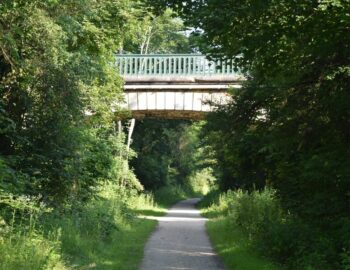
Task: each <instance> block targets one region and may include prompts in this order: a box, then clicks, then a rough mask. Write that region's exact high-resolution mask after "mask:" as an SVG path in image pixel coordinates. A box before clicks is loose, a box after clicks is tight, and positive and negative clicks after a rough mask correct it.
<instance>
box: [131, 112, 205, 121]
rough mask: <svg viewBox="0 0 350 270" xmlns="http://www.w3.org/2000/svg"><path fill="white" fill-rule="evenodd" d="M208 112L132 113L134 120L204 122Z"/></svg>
mask: <svg viewBox="0 0 350 270" xmlns="http://www.w3.org/2000/svg"><path fill="white" fill-rule="evenodd" d="M207 113H208V112H202V111H176V110H143V111H141V110H140V111H132V112H131V114H132V118H135V119H144V118H157V119H184V120H204V119H205V117H206V115H207Z"/></svg>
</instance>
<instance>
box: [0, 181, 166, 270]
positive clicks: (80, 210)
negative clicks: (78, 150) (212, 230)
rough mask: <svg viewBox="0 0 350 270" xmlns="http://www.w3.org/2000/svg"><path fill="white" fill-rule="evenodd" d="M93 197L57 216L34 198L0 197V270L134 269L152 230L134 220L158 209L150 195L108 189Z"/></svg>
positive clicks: (148, 224)
mask: <svg viewBox="0 0 350 270" xmlns="http://www.w3.org/2000/svg"><path fill="white" fill-rule="evenodd" d="M97 193H98V196H97V197H96V198H95V199H92V200H91V201H89V202H85V203H81V202H74V201H72V203H71V204H70V205H66V206H65V207H62V208H60V210H58V209H56V210H52V209H49V208H48V207H46V206H44V205H42V204H41V205H40V203H39V202H38V200H37V199H36V198H30V197H19V198H16V197H13V196H7V197H4V196H3V197H1V201H0V202H1V205H2V206H3V207H2V208H1V209H2V210H3V211H2V214H1V216H2V218H0V254H1V256H0V269H6V270H15V269H16V270H17V269H21V270H22V269H26V270H39V269H47V270H52V269H57V270H68V269H137V267H138V264H139V262H140V260H141V258H142V255H143V248H144V244H145V242H146V240H147V238H148V236H149V234H150V233H151V232H152V230H153V229H154V227H155V225H156V221H153V220H146V219H140V218H138V212H137V210H138V209H149V210H154V211H159V212H161V211H162V208H160V207H158V206H157V205H156V203H155V202H154V199H153V196H152V195H149V194H137V193H136V192H135V193H133V192H125V191H123V189H122V188H120V187H118V186H116V185H114V184H111V183H106V184H104V185H103V186H102V187H100V189H99V190H98V191H97ZM9 206H11V208H10V207H9ZM6 209H12V210H13V209H15V210H13V211H11V212H9V211H6ZM163 211H164V210H163Z"/></svg>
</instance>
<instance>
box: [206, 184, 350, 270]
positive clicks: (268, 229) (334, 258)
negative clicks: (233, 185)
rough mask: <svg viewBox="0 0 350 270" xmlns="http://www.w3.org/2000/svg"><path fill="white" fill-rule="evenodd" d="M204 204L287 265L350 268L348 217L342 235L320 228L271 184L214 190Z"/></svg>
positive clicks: (322, 269) (324, 269)
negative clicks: (286, 206) (293, 210)
mask: <svg viewBox="0 0 350 270" xmlns="http://www.w3.org/2000/svg"><path fill="white" fill-rule="evenodd" d="M203 205H207V206H208V207H207V209H205V210H204V212H205V213H206V215H207V216H211V217H213V216H222V217H224V218H225V219H226V220H227V221H228V222H226V224H227V226H228V228H227V229H228V230H234V229H235V228H240V230H242V231H243V232H245V233H246V234H247V235H248V236H249V239H250V241H251V243H252V244H253V245H254V246H255V247H256V249H257V250H258V251H260V253H262V254H263V255H265V256H268V257H270V258H272V259H274V260H275V261H277V262H279V263H282V264H283V265H284V266H286V268H287V269H308V270H312V269H315V270H316V269H317V270H328V269H329V270H330V269H349V265H350V264H349V262H350V260H349V258H350V256H349V252H348V250H349V249H347V247H348V244H349V243H348V242H349V241H348V235H349V230H348V228H349V227H348V226H347V224H348V223H347V222H346V221H343V222H342V225H343V230H341V232H342V233H341V234H340V235H335V234H334V233H332V232H334V231H330V232H327V231H322V230H320V229H317V228H315V227H314V226H311V225H310V224H307V223H305V222H303V221H302V220H301V219H299V218H298V217H296V216H293V215H291V214H289V213H287V212H285V211H283V210H282V207H281V205H280V202H279V199H278V197H277V196H276V192H275V190H273V189H270V188H265V189H264V190H261V191H252V192H248V191H243V190H235V191H228V192H226V193H222V194H218V192H217V191H216V192H215V191H213V192H211V193H209V194H208V196H207V198H205V199H204V201H203V202H202V206H203ZM338 229H339V226H337V228H336V230H338ZM338 231H339V230H338ZM341 236H342V237H343V238H344V239H342V238H341ZM341 251H342V252H341Z"/></svg>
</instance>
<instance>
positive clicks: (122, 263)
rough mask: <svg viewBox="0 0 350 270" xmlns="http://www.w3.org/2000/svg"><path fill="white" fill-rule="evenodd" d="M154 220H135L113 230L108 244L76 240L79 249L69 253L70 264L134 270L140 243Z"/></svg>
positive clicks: (137, 260) (142, 242) (108, 269)
mask: <svg viewBox="0 0 350 270" xmlns="http://www.w3.org/2000/svg"><path fill="white" fill-rule="evenodd" d="M156 224H157V222H156V221H154V220H146V219H138V220H137V221H134V222H133V224H132V225H130V226H128V227H125V228H123V229H121V230H120V231H118V232H115V234H114V236H113V237H112V239H111V240H110V242H109V243H105V242H102V241H101V242H97V243H96V242H95V241H91V240H89V239H88V238H85V239H83V240H82V241H81V240H80V244H81V245H80V250H77V251H76V252H74V253H75V254H73V253H72V252H71V251H70V252H68V254H70V255H71V256H72V255H74V256H73V257H71V260H70V264H71V265H76V266H78V269H99V270H115V269H118V270H124V269H125V270H132V269H135V270H136V269H138V266H139V264H140V262H141V260H142V257H143V250H144V245H145V243H146V241H147V239H148V237H149V235H150V234H151V233H152V231H153V230H154V228H155V226H156Z"/></svg>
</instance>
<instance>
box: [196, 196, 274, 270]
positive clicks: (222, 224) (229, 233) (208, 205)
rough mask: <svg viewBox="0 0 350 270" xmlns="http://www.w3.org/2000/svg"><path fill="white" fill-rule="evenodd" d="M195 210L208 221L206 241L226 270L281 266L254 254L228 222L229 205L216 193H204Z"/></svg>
mask: <svg viewBox="0 0 350 270" xmlns="http://www.w3.org/2000/svg"><path fill="white" fill-rule="evenodd" d="M198 207H199V208H200V209H201V212H202V215H203V216H205V217H207V218H209V219H210V220H209V221H208V222H207V223H206V228H207V232H208V234H209V238H210V240H211V242H212V244H213V246H214V249H215V251H216V252H217V253H218V254H219V255H220V257H221V258H222V260H223V262H224V264H225V266H226V268H227V269H232V270H237V269H239V270H280V269H281V267H279V266H277V265H276V264H274V263H273V262H272V261H271V260H269V259H267V258H264V257H262V256H261V255H260V254H259V253H258V252H256V251H255V249H254V246H253V245H252V241H251V239H250V238H249V235H248V234H247V233H246V232H244V230H242V229H241V228H240V227H239V226H238V225H237V224H236V223H235V222H233V219H232V213H231V212H230V207H232V206H231V202H230V201H229V200H228V198H227V197H226V196H222V195H221V194H220V192H219V191H217V190H213V191H211V192H210V193H208V194H207V195H206V196H205V197H204V198H203V199H202V201H201V202H200V203H199V205H198Z"/></svg>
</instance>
